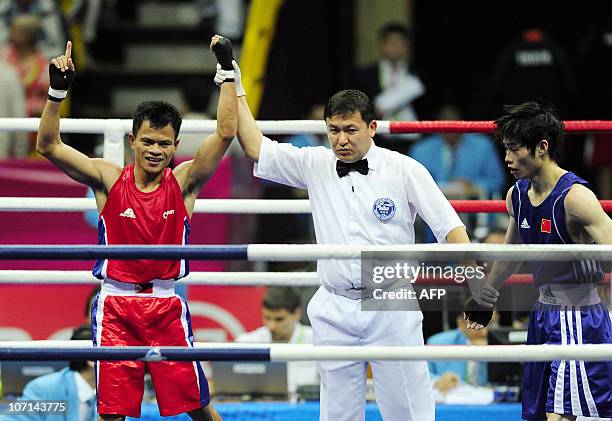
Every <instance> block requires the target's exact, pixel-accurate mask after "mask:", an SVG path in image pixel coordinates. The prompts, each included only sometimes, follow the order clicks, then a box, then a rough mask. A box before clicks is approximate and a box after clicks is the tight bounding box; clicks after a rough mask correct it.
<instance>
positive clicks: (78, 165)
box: [36, 41, 121, 191]
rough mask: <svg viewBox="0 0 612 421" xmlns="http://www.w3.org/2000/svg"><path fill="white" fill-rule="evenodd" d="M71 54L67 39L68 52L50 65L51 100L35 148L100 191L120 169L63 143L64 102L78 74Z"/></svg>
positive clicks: (69, 173)
mask: <svg viewBox="0 0 612 421" xmlns="http://www.w3.org/2000/svg"><path fill="white" fill-rule="evenodd" d="M71 54H72V43H71V42H70V41H68V42H67V43H66V52H65V54H64V55H62V56H59V57H56V58H54V59H53V60H51V63H50V64H49V79H50V83H51V87H50V88H49V99H48V100H47V103H46V104H45V108H44V109H43V112H42V116H41V117H40V125H39V127H38V135H37V137H36V150H37V151H38V153H40V154H41V155H43V156H44V157H45V158H47V159H48V160H50V161H51V162H53V163H54V164H55V165H57V166H58V167H59V168H60V169H61V170H62V171H64V172H65V173H66V174H67V175H68V176H69V177H71V178H73V179H74V180H76V181H78V182H80V183H83V184H87V185H89V186H91V187H92V188H93V189H94V190H97V191H108V189H110V186H112V184H113V183H114V182H115V180H116V179H117V177H118V176H119V174H120V172H121V168H120V167H119V166H117V165H115V164H113V163H111V162H109V161H104V160H102V159H92V158H89V157H88V156H86V155H85V154H83V153H81V152H79V151H77V150H76V149H74V148H72V147H70V146H68V145H66V144H65V143H63V142H62V140H61V138H60V131H59V124H60V106H61V101H62V100H63V99H64V98H65V97H66V95H67V93H68V89H69V88H70V85H71V84H72V81H73V80H74V76H75V74H76V72H75V68H74V64H73V62H72V58H71ZM103 174H104V176H103Z"/></svg>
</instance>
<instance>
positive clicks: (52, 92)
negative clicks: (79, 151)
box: [49, 72, 233, 99]
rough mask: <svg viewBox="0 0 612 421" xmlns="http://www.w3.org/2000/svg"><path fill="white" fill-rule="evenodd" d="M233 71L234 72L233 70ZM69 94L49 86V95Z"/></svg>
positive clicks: (60, 97) (54, 96) (55, 96)
mask: <svg viewBox="0 0 612 421" xmlns="http://www.w3.org/2000/svg"><path fill="white" fill-rule="evenodd" d="M232 73H233V72H232ZM66 95H68V91H59V90H57V89H53V88H51V87H49V96H51V97H53V98H57V99H64V98H66Z"/></svg>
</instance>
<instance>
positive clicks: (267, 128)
mask: <svg viewBox="0 0 612 421" xmlns="http://www.w3.org/2000/svg"><path fill="white" fill-rule="evenodd" d="M39 120H40V119H38V118H0V131H25V132H36V131H38V125H39ZM257 125H258V126H259V128H260V129H261V131H262V132H263V133H264V134H301V133H312V134H325V133H326V128H325V122H324V121H322V120H259V121H257ZM216 127H217V122H216V121H215V120H183V123H182V125H181V132H182V133H211V132H214V131H215V129H216ZM113 128H119V129H121V130H123V132H124V133H130V132H131V130H132V120H128V119H121V120H120V119H93V118H92V119H89V118H81V119H76V118H63V119H62V120H61V122H60V131H61V132H62V133H90V134H101V133H104V132H105V131H106V130H108V129H113ZM494 129H495V125H494V123H493V121H462V120H443V121H388V120H380V121H377V128H376V131H377V133H379V134H389V133H442V132H446V133H451V132H452V133H492V132H493V130H494ZM565 131H566V132H569V133H583V132H611V131H612V121H610V120H566V121H565Z"/></svg>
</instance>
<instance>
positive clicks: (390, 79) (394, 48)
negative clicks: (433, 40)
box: [354, 23, 425, 149]
mask: <svg viewBox="0 0 612 421" xmlns="http://www.w3.org/2000/svg"><path fill="white" fill-rule="evenodd" d="M411 38H412V34H411V32H410V31H409V30H408V28H406V27H405V26H403V25H401V24H398V23H389V24H387V25H385V26H383V27H382V28H381V29H380V31H379V42H380V59H379V60H378V61H377V62H376V63H374V64H372V65H370V66H368V67H365V68H362V69H359V70H358V71H357V73H356V75H355V81H354V86H355V88H356V89H359V90H360V91H362V92H364V93H365V94H366V95H368V96H369V97H370V98H372V100H373V102H374V107H375V109H376V114H377V118H381V119H383V120H399V121H414V120H417V114H416V111H415V109H414V107H413V101H415V100H416V99H417V98H419V97H421V96H423V95H424V94H425V85H424V84H423V82H421V79H419V77H418V76H417V75H416V74H414V73H413V70H412V69H411V66H410V55H411ZM379 137H380V136H379ZM399 138H412V139H414V138H416V136H415V135H401V136H400V135H395V136H394V139H399ZM381 140H383V139H381ZM390 140H391V138H390V137H389V139H388V140H387V142H385V141H384V140H383V146H386V147H390V148H392V149H403V145H402V143H403V142H399V143H398V142H392V141H391V142H390V144H385V143H389V141H390Z"/></svg>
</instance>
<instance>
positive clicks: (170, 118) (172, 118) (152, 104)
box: [132, 101, 183, 140]
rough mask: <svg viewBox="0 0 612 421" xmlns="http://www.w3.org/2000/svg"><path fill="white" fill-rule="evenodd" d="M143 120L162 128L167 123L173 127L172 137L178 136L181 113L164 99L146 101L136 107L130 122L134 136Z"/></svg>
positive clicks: (155, 127) (152, 125)
mask: <svg viewBox="0 0 612 421" xmlns="http://www.w3.org/2000/svg"><path fill="white" fill-rule="evenodd" d="M144 121H148V122H149V124H150V125H151V127H152V128H154V129H162V128H164V127H166V126H167V125H168V124H169V125H170V126H172V128H173V129H174V139H175V140H176V139H177V138H178V134H179V131H180V129H181V123H182V122H183V119H182V118H181V113H179V111H178V110H177V109H176V107H175V106H174V105H172V104H170V103H168V102H165V101H146V102H143V103H141V104H140V105H138V107H136V111H134V116H133V122H132V134H133V135H134V137H136V135H137V134H138V130H140V127H141V126H142V123H143V122H144Z"/></svg>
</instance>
